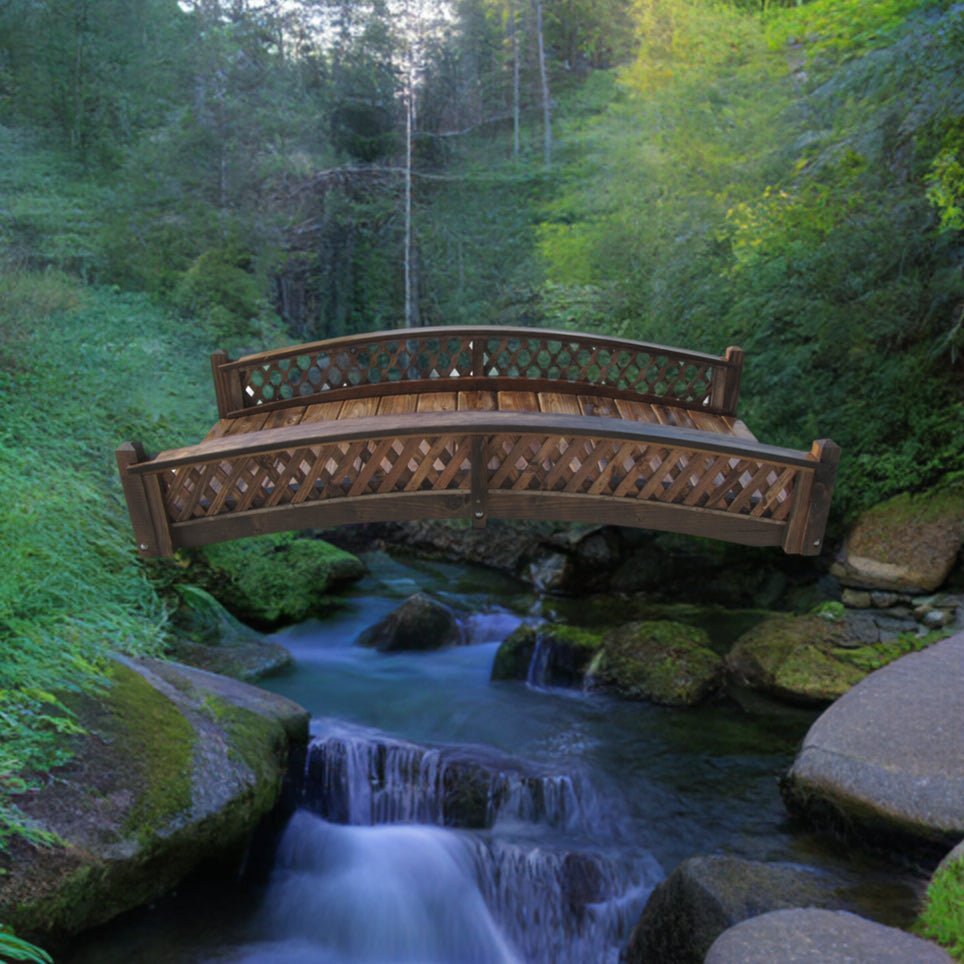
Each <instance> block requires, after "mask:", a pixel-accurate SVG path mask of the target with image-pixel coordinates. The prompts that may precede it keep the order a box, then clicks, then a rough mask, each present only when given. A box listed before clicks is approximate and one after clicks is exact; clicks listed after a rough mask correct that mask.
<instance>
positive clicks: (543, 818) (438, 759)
mask: <svg viewBox="0 0 964 964" xmlns="http://www.w3.org/2000/svg"><path fill="white" fill-rule="evenodd" d="M302 799H303V801H304V804H305V806H306V807H308V808H309V809H310V810H312V811H314V812H315V813H318V814H319V815H321V816H322V817H324V818H325V819H327V820H330V821H332V822H333V823H346V824H353V825H355V826H365V825H371V824H384V823H428V824H435V825H439V826H458V827H475V828H480V829H481V828H487V827H492V826H494V825H495V824H496V823H511V822H519V821H521V822H526V823H542V824H548V825H550V826H553V827H561V828H564V829H567V830H576V831H583V832H586V833H592V832H593V831H594V830H596V829H598V828H599V827H600V826H601V814H600V805H599V801H598V799H597V797H596V795H595V793H594V792H593V790H592V788H591V787H590V786H589V784H588V782H587V781H585V780H584V779H581V778H578V777H574V776H572V775H569V774H553V773H548V774H547V773H540V772H538V770H537V769H536V768H532V767H530V768H528V769H523V765H522V764H520V763H519V761H515V760H512V759H511V758H507V757H503V756H501V755H499V754H496V753H495V752H494V751H492V750H488V749H485V748H481V747H480V748H476V749H474V750H473V749H472V748H468V749H467V748H465V747H440V748H433V747H425V746H420V745H418V744H415V743H408V742H405V741H403V740H395V739H390V738H388V737H385V736H382V735H380V734H378V733H376V732H374V731H368V730H363V729H361V728H353V727H345V726H337V727H334V728H332V729H331V730H330V731H329V732H328V733H326V734H324V735H321V736H318V737H315V739H313V740H312V742H311V744H310V746H309V748H308V754H307V759H306V764H305V779H304V786H303V790H302Z"/></svg>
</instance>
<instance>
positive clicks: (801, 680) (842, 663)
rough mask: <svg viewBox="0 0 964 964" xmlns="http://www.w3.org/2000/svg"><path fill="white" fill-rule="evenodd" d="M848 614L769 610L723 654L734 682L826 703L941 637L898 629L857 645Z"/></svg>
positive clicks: (777, 694)
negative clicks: (889, 636) (831, 615)
mask: <svg viewBox="0 0 964 964" xmlns="http://www.w3.org/2000/svg"><path fill="white" fill-rule="evenodd" d="M853 618H854V617H852V616H851V614H850V613H845V614H844V618H842V619H837V618H827V614H826V613H820V612H816V613H811V614H809V615H805V616H793V615H785V614H779V615H773V616H771V617H770V618H769V619H766V620H764V621H763V622H762V623H760V624H759V625H758V626H756V627H754V628H753V629H751V630H750V631H749V632H747V633H744V635H743V636H741V637H740V639H739V640H737V642H736V645H734V647H733V648H732V649H731V650H730V652H729V653H728V654H727V657H726V666H727V669H728V671H729V673H730V676H731V678H732V679H733V681H734V682H736V683H737V685H740V686H748V687H749V688H750V689H755V690H760V691H762V692H765V693H769V694H770V695H771V696H775V697H777V698H778V699H783V700H787V701H789V702H791V703H799V704H802V705H817V706H819V705H823V704H826V703H831V702H833V701H834V700H835V699H837V698H838V697H840V696H842V695H843V694H844V693H846V692H847V691H848V690H849V689H850V688H851V687H852V686H854V685H855V684H856V683H859V682H860V680H862V679H863V678H864V677H865V676H866V675H867V674H868V673H871V672H873V671H874V670H877V669H880V668H881V667H883V666H886V665H887V664H888V663H892V662H893V661H894V660H896V659H899V658H900V657H901V656H905V655H906V654H907V653H911V652H916V651H918V650H921V649H926V648H927V647H928V646H930V645H932V644H933V643H935V642H938V641H939V640H941V639H944V638H945V637H946V636H947V633H946V632H943V631H936V632H932V633H928V634H926V635H923V636H919V635H916V634H915V633H901V634H899V635H896V636H895V637H894V638H892V639H888V640H882V641H880V642H876V643H866V644H863V645H861V644H860V643H859V641H858V635H857V634H858V630H857V628H856V627H855V626H852V625H851V623H852V622H853Z"/></svg>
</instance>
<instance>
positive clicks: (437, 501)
mask: <svg viewBox="0 0 964 964" xmlns="http://www.w3.org/2000/svg"><path fill="white" fill-rule="evenodd" d="M361 422H362V420H344V421H340V422H334V423H325V424H323V423H302V424H299V425H294V426H287V427H283V428H277V429H270V430H262V431H260V432H257V433H252V434H248V435H239V436H224V437H221V438H219V439H214V440H211V441H208V442H204V443H201V444H200V445H195V446H191V447H188V448H184V449H177V450H172V451H169V452H164V453H161V454H160V455H158V456H157V457H156V458H154V459H150V460H149V459H147V458H146V457H145V456H144V453H143V452H142V451H141V450H140V449H139V448H138V447H137V446H135V445H132V444H130V443H128V444H127V445H125V446H122V447H121V449H120V450H119V451H118V461H119V463H120V465H121V476H122V479H123V481H124V488H125V494H126V496H127V501H128V505H129V507H130V512H131V519H132V521H133V523H134V529H135V532H136V534H137V539H138V543H139V546H140V550H141V553H142V554H143V555H145V556H155V555H168V554H170V553H171V552H172V551H173V550H174V549H176V548H178V547H182V546H184V547H187V546H199V545H204V544H207V543H210V542H218V541H222V540H224V539H228V538H239V537H242V536H248V535H256V534H259V533H265V532H274V531H281V530H284V529H291V528H311V527H326V526H334V525H342V524H346V523H353V522H373V521H393V520H405V519H414V518H464V519H468V520H471V521H472V522H473V524H475V525H484V524H485V522H486V520H487V519H489V518H508V519H550V520H556V521H584V522H596V523H600V522H602V523H609V524H614V525H629V526H640V527H644V528H656V529H667V530H670V531H675V532H683V533H689V534H694V535H701V536H710V537H714V538H719V539H724V540H727V541H732V542H740V543H744V544H749V545H780V546H782V547H783V548H784V550H785V551H787V552H790V553H800V554H805V555H813V554H816V553H817V552H819V550H820V546H821V541H822V537H823V530H824V526H825V523H826V517H827V509H828V506H829V499H830V492H831V490H832V488H833V481H834V476H835V473H836V465H837V460H838V458H839V449H838V448H837V446H835V445H834V444H833V443H832V442H817V443H814V447H813V449H812V450H811V452H799V451H795V450H791V449H784V448H779V447H776V446H769V445H762V444H760V443H758V442H751V441H749V440H742V439H733V438H727V437H724V436H714V435H711V434H708V433H703V432H696V431H688V430H682V429H679V428H668V427H666V426H662V425H648V424H644V423H638V422H620V421H616V420H609V419H606V420H602V419H588V418H582V417H579V416H568V415H544V414H541V415H540V414H526V413H522V414H520V413H515V412H455V413H452V412H445V413H418V414H412V415H404V416H373V417H370V418H366V419H364V424H361Z"/></svg>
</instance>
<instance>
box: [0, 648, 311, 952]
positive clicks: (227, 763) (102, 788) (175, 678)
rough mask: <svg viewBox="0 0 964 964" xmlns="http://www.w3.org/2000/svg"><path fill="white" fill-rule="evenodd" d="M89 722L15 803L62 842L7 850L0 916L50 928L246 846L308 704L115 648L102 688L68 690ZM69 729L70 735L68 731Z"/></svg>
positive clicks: (129, 903)
mask: <svg viewBox="0 0 964 964" xmlns="http://www.w3.org/2000/svg"><path fill="white" fill-rule="evenodd" d="M68 699H69V701H70V703H71V707H72V709H73V710H74V712H75V713H76V715H77V719H78V721H79V722H80V723H81V724H82V725H83V726H84V728H85V730H86V732H85V734H84V735H83V736H76V737H73V738H71V739H72V741H73V744H74V746H73V749H74V751H75V755H74V757H73V759H72V760H71V761H70V762H69V763H68V764H66V765H65V766H63V767H60V768H59V769H58V770H56V771H55V772H54V774H53V778H52V779H51V780H50V781H49V782H47V783H46V784H45V785H44V786H43V788H42V789H40V790H38V791H35V792H30V793H26V794H24V795H22V796H21V797H20V798H19V799H18V805H19V806H20V808H21V810H22V811H23V813H24V814H25V816H26V817H27V819H28V820H30V821H31V822H32V823H33V825H34V827H35V828H36V829H37V830H39V831H42V832H45V833H48V834H53V835H55V837H56V840H57V843H56V844H55V845H53V846H51V847H49V848H42V849H37V848H33V847H30V846H28V845H27V844H25V843H22V842H19V841H14V842H13V843H12V845H11V847H10V849H9V850H8V851H7V852H6V853H5V854H4V855H2V856H0V920H2V921H3V922H4V923H6V924H9V925H11V926H13V927H14V929H15V930H16V931H17V932H18V933H23V934H27V935H34V936H36V937H39V938H42V939H43V940H47V939H48V938H53V939H56V938H58V937H63V936H65V935H70V934H73V933H76V932H78V931H80V930H83V929H85V928H88V927H91V926H93V925H95V924H100V923H102V922H104V921H107V920H110V919H111V918H112V917H114V916H116V915H117V914H120V913H122V912H123V911H126V910H130V909H131V908H133V907H137V906H139V905H141V904H146V903H149V902H150V901H152V900H155V899H156V898H158V897H160V896H161V895H163V894H164V893H165V892H167V891H169V890H170V889H171V888H173V887H174V886H175V885H176V884H177V883H178V882H179V881H180V880H181V879H182V878H183V877H185V876H186V875H187V874H188V873H190V872H191V871H192V870H194V869H195V868H196V867H197V866H198V865H199V864H201V863H202V862H205V861H211V860H224V859H229V858H232V857H237V856H238V855H239V854H240V852H241V850H242V848H243V847H244V845H245V843H246V841H247V840H248V838H249V837H250V835H251V833H252V832H253V830H254V829H255V827H256V826H257V825H258V823H259V822H260V821H261V819H262V818H263V817H264V816H265V815H266V814H267V813H268V812H269V811H270V810H271V809H272V808H273V807H274V806H275V803H276V802H277V800H278V798H279V794H280V791H281V785H282V777H283V775H284V773H285V770H286V766H287V761H288V754H289V747H290V745H291V743H292V741H297V742H304V741H306V740H307V734H308V714H307V713H306V712H305V711H304V710H303V709H302V708H301V707H299V706H297V705H296V704H294V703H292V702H291V701H290V700H286V699H284V698H283V697H280V696H275V695H274V694H271V693H267V692H265V691H262V690H258V689H255V688H254V687H251V686H247V685H246V684H244V683H239V682H237V681H235V680H230V679H226V678H224V677H219V676H215V675H213V674H211V673H206V672H203V671H201V670H197V669H193V668H190V667H187V666H180V665H178V664H174V663H164V662H161V661H157V660H132V659H118V661H117V662H116V663H115V664H114V665H113V666H112V669H111V672H110V680H109V685H108V686H106V687H105V688H104V690H103V692H102V693H99V694H98V695H97V697H96V698H95V697H92V696H76V695H74V696H72V697H68ZM65 739H67V737H65Z"/></svg>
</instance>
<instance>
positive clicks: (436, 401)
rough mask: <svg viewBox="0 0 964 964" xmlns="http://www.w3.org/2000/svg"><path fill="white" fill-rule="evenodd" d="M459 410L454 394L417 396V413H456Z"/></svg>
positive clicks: (455, 394) (432, 393)
mask: <svg viewBox="0 0 964 964" xmlns="http://www.w3.org/2000/svg"><path fill="white" fill-rule="evenodd" d="M458 408H459V400H458V394H457V393H456V392H430V393H428V394H425V395H419V396H418V408H417V411H419V412H456V411H458Z"/></svg>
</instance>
